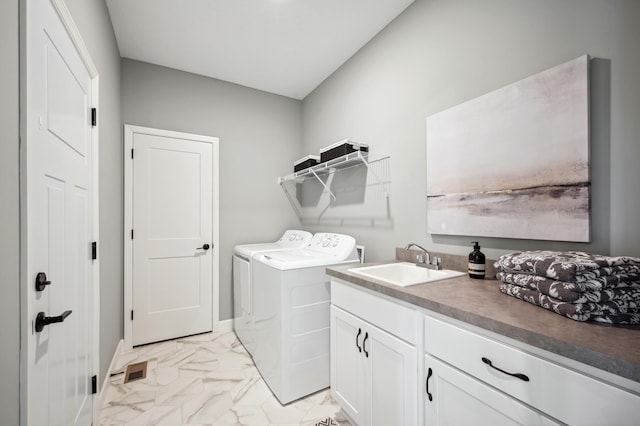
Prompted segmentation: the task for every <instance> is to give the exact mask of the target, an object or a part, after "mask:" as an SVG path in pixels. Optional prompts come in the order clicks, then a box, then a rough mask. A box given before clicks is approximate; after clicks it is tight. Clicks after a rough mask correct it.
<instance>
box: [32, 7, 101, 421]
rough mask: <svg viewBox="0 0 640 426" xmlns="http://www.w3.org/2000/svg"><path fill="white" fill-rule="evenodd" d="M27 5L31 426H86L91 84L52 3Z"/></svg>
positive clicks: (89, 398)
mask: <svg viewBox="0 0 640 426" xmlns="http://www.w3.org/2000/svg"><path fill="white" fill-rule="evenodd" d="M29 6H30V7H29V9H28V10H29V14H28V21H27V22H28V25H29V26H28V30H27V36H28V38H27V39H28V44H27V70H28V72H27V86H26V87H27V98H26V99H27V144H26V146H27V147H26V175H23V177H26V179H25V180H26V182H23V190H24V189H25V188H26V214H27V224H26V227H25V228H24V229H25V231H24V232H25V234H26V257H27V263H26V271H27V272H26V279H25V282H23V285H24V286H25V287H26V289H25V291H26V297H27V300H28V317H29V320H28V324H29V326H30V327H29V328H30V333H29V332H28V333H27V348H28V349H27V352H28V354H27V358H28V361H27V366H26V367H27V371H28V373H27V376H28V387H27V388H28V390H27V395H28V398H27V404H28V410H27V413H26V414H27V416H28V419H27V420H26V421H25V424H33V425H65V426H66V425H90V424H91V421H92V410H93V395H92V392H91V376H92V370H93V365H92V362H93V361H92V354H93V346H92V345H93V340H92V338H93V321H94V317H93V310H92V305H93V282H92V275H93V270H92V259H91V241H92V236H93V234H92V229H93V228H92V226H93V223H92V218H93V210H92V208H93V193H92V185H93V182H92V164H93V156H92V139H91V105H92V99H91V90H92V88H91V87H92V82H91V78H90V75H89V72H88V70H87V68H86V67H85V65H84V63H83V61H82V58H81V56H80V54H79V53H78V51H77V50H76V48H75V46H74V44H73V42H72V39H71V38H70V36H69V34H68V33H67V30H66V28H65V26H64V24H63V22H62V21H61V19H60V18H59V16H58V14H57V12H56V11H55V9H54V7H53V6H52V4H51V3H50V2H49V1H48V0H32V1H31V2H30V3H29ZM23 164H25V163H23ZM25 185H26V186H25ZM25 234H23V236H25ZM41 273H43V274H46V278H45V277H44V276H43V275H40V277H41V278H40V282H41V284H42V285H41V286H40V288H39V289H37V288H36V285H35V281H36V280H37V278H36V277H37V276H39V274H41Z"/></svg>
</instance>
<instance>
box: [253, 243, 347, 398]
mask: <svg viewBox="0 0 640 426" xmlns="http://www.w3.org/2000/svg"><path fill="white" fill-rule="evenodd" d="M358 261H359V260H358V254H357V251H356V241H355V239H354V238H353V237H350V236H348V235H341V234H331V233H318V234H315V235H314V236H313V238H312V239H311V241H310V242H309V244H307V246H306V247H305V248H303V249H298V250H284V251H279V252H269V253H260V254H256V255H254V257H253V266H252V270H253V289H254V305H253V307H254V323H255V348H254V353H253V360H254V362H255V364H256V367H257V368H258V370H259V371H260V374H261V375H262V377H263V379H264V380H265V382H266V383H267V385H268V386H269V388H270V389H271V391H272V392H273V394H274V395H275V396H276V397H277V398H278V400H279V401H280V402H281V403H282V404H287V403H289V402H291V401H293V400H296V399H298V398H301V397H304V396H306V395H309V394H311V393H313V392H316V391H319V390H321V389H324V388H327V387H328V386H329V339H330V320H329V307H330V303H331V285H330V279H329V276H328V275H327V274H326V268H327V267H330V266H335V265H341V264H345V263H356V262H358Z"/></svg>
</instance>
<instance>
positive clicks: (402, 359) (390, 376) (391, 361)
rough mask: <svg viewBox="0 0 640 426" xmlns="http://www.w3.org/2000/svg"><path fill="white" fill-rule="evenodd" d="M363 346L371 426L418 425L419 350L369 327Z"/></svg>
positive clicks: (375, 328)
mask: <svg viewBox="0 0 640 426" xmlns="http://www.w3.org/2000/svg"><path fill="white" fill-rule="evenodd" d="M365 337H366V339H365V340H364V342H363V344H362V346H363V348H362V349H363V352H365V354H364V355H365V359H366V360H367V361H368V362H367V370H368V372H367V373H368V374H367V390H368V391H369V392H371V393H370V396H369V398H368V400H369V401H370V402H369V404H370V405H369V406H368V408H369V409H368V413H367V424H368V425H373V426H389V425H394V426H403V425H405V426H409V425H416V424H417V423H418V389H419V384H418V380H419V379H418V351H417V349H416V347H415V346H412V345H410V344H408V343H405V342H404V341H402V340H400V339H398V338H397V337H395V336H393V335H391V334H389V333H387V332H385V331H383V330H381V329H379V328H377V327H374V326H371V325H369V326H367V329H366V331H365Z"/></svg>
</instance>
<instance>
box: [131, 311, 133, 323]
mask: <svg viewBox="0 0 640 426" xmlns="http://www.w3.org/2000/svg"><path fill="white" fill-rule="evenodd" d="M131 321H133V309H132V310H131Z"/></svg>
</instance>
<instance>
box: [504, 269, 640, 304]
mask: <svg viewBox="0 0 640 426" xmlns="http://www.w3.org/2000/svg"><path fill="white" fill-rule="evenodd" d="M496 277H497V278H498V279H500V280H502V282H504V283H507V284H513V285H517V286H520V287H524V288H528V289H530V290H537V291H539V292H540V293H542V294H545V295H547V296H551V297H553V298H555V299H558V300H561V301H563V302H571V303H586V302H608V301H611V300H617V301H636V302H638V303H640V274H626V275H610V276H607V277H600V278H595V279H593V280H590V281H585V282H583V283H569V282H565V281H557V280H553V279H551V278H546V277H541V276H540V275H530V274H513V273H508V272H498V273H497V274H496ZM627 279H629V280H630V281H627ZM631 279H633V281H631Z"/></svg>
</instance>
